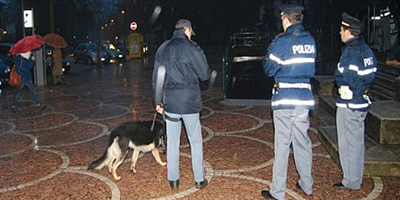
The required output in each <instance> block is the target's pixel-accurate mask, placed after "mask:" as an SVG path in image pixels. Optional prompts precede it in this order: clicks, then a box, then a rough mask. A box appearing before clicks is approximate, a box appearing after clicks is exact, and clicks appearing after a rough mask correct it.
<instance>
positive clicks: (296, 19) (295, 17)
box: [281, 13, 304, 24]
mask: <svg viewBox="0 0 400 200" xmlns="http://www.w3.org/2000/svg"><path fill="white" fill-rule="evenodd" d="M284 17H286V18H288V20H289V22H290V23H292V24H299V23H303V17H304V15H303V14H301V13H284V14H283V15H282V17H281V18H282V19H283V18H284Z"/></svg>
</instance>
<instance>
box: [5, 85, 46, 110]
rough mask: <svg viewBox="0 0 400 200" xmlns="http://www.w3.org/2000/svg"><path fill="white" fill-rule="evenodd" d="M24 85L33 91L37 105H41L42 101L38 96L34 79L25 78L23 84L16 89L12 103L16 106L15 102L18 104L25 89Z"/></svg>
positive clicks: (33, 98) (33, 97)
mask: <svg viewBox="0 0 400 200" xmlns="http://www.w3.org/2000/svg"><path fill="white" fill-rule="evenodd" d="M24 86H26V87H27V88H28V90H29V93H31V96H32V100H33V102H34V103H35V105H39V104H40V101H39V99H38V97H37V94H36V90H35V86H34V85H33V81H32V80H24V79H22V80H21V85H20V86H19V87H18V88H17V90H16V91H15V93H14V98H13V100H12V102H11V105H12V106H15V104H17V101H18V99H19V97H20V96H21V92H22V89H24Z"/></svg>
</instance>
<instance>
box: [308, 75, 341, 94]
mask: <svg viewBox="0 0 400 200" xmlns="http://www.w3.org/2000/svg"><path fill="white" fill-rule="evenodd" d="M311 84H312V86H313V90H314V92H315V93H316V94H317V95H324V96H333V95H334V93H336V91H334V86H335V78H334V76H333V75H317V76H314V77H313V78H312V79H311Z"/></svg>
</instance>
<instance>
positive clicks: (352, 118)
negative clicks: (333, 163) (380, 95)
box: [333, 13, 378, 190]
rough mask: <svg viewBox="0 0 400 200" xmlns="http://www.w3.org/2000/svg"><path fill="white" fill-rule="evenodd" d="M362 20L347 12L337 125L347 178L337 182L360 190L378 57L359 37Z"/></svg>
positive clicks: (338, 80)
mask: <svg viewBox="0 0 400 200" xmlns="http://www.w3.org/2000/svg"><path fill="white" fill-rule="evenodd" d="M361 29H362V23H361V21H360V20H359V19H357V18H355V17H352V16H350V15H349V14H347V13H343V16H342V23H341V27H340V38H341V40H342V42H344V43H345V44H346V46H345V47H344V48H343V50H342V55H341V56H340V60H339V63H338V65H337V70H336V72H335V81H336V84H337V86H338V88H339V94H340V95H338V97H336V106H337V110H336V127H337V134H338V148H339V158H340V165H341V167H342V171H343V180H342V181H341V182H339V183H335V184H334V185H333V186H334V187H335V188H338V189H351V190H358V189H360V187H361V183H362V178H363V172H364V150H365V146H364V120H365V117H366V115H367V111H368V109H369V105H370V104H371V101H370V100H369V97H368V96H367V94H366V92H367V90H368V88H369V87H370V86H371V85H372V82H373V81H374V78H375V72H376V70H377V63H378V62H377V60H376V58H375V55H374V53H373V52H372V51H371V49H370V48H369V46H368V45H367V43H365V41H364V40H363V39H362V38H360V37H359V35H360V34H361Z"/></svg>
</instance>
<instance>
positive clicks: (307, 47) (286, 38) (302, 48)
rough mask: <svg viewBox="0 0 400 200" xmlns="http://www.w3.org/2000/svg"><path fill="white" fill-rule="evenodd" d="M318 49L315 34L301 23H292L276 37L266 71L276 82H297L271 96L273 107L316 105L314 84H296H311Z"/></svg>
mask: <svg viewBox="0 0 400 200" xmlns="http://www.w3.org/2000/svg"><path fill="white" fill-rule="evenodd" d="M316 53H317V49H316V45H315V41H314V38H313V37H312V36H311V34H310V33H309V32H308V31H306V30H305V29H304V27H303V25H302V24H293V25H291V26H289V27H288V28H287V29H286V32H285V33H283V34H280V35H279V36H278V37H277V38H276V39H274V40H273V41H272V42H271V44H270V45H269V47H268V54H267V55H266V56H265V58H264V71H265V73H266V74H267V75H268V76H270V77H274V79H275V81H276V82H277V83H282V84H290V85H294V86H293V87H292V88H282V87H281V88H280V89H279V91H278V90H275V91H274V93H273V96H272V99H271V105H272V109H273V110H277V109H313V108H314V97H313V94H312V91H311V89H310V88H311V87H310V88H308V89H306V88H301V87H298V88H296V87H295V85H296V84H303V85H309V84H310V79H311V78H312V77H313V76H314V74H315V56H316Z"/></svg>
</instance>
